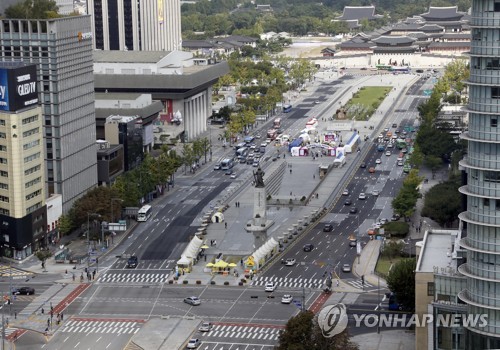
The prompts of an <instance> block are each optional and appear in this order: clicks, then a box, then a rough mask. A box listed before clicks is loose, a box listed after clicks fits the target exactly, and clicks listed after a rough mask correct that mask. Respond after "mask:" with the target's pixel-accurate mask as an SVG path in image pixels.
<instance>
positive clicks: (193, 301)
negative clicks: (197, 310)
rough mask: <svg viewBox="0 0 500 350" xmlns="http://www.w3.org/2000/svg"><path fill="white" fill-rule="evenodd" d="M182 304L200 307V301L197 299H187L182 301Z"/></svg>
mask: <svg viewBox="0 0 500 350" xmlns="http://www.w3.org/2000/svg"><path fill="white" fill-rule="evenodd" d="M184 302H185V303H186V304H189V305H192V306H196V305H200V304H201V300H200V298H198V297H187V298H185V299H184Z"/></svg>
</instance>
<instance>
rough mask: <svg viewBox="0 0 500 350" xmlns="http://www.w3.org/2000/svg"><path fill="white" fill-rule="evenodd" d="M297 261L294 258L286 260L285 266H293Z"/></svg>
mask: <svg viewBox="0 0 500 350" xmlns="http://www.w3.org/2000/svg"><path fill="white" fill-rule="evenodd" d="M296 262H297V261H296V260H295V259H294V258H288V259H286V260H285V266H293V265H295V263H296Z"/></svg>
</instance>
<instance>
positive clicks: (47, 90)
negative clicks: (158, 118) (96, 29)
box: [0, 15, 97, 212]
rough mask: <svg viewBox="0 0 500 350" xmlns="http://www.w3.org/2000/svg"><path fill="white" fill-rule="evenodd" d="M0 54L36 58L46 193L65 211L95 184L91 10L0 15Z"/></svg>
mask: <svg viewBox="0 0 500 350" xmlns="http://www.w3.org/2000/svg"><path fill="white" fill-rule="evenodd" d="M0 60H1V61H4V62H17V61H22V62H25V63H33V64H36V67H37V74H38V87H39V97H40V102H41V104H42V114H43V125H44V138H45V150H46V153H45V157H46V162H45V167H46V185H47V187H46V189H47V195H50V194H53V193H58V194H61V195H62V198H63V211H64V212H66V211H67V210H68V209H69V208H71V205H72V204H73V202H74V201H75V200H76V199H78V198H79V197H81V196H82V195H84V194H85V193H86V192H87V191H88V190H89V189H90V188H92V187H94V186H96V184H97V158H96V154H97V147H96V126H95V107H94V72H93V63H92V32H91V28H90V16H88V15H85V16H72V17H64V18H55V19H44V20H37V19H28V20H24V19H22V20H18V19H4V20H1V21H0Z"/></svg>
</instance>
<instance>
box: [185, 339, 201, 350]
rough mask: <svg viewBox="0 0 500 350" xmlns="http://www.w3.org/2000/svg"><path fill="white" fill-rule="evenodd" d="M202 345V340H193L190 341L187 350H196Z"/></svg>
mask: <svg viewBox="0 0 500 350" xmlns="http://www.w3.org/2000/svg"><path fill="white" fill-rule="evenodd" d="M200 344H201V342H200V339H196V338H192V339H189V342H188V343H187V346H186V348H188V349H196V348H197V347H198V346H200Z"/></svg>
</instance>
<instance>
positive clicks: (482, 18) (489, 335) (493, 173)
mask: <svg viewBox="0 0 500 350" xmlns="http://www.w3.org/2000/svg"><path fill="white" fill-rule="evenodd" d="M470 26H471V29H472V38H471V39H472V40H471V51H470V78H469V81H468V85H469V105H468V112H469V130H468V132H466V133H464V134H462V138H463V139H465V140H467V141H468V154H467V157H466V158H465V159H464V160H462V161H461V163H460V164H461V166H462V167H463V168H465V169H466V171H467V185H466V186H463V187H461V188H460V192H461V193H463V194H465V195H466V196H467V211H466V212H463V213H461V214H460V215H459V218H460V220H461V221H462V222H463V223H464V227H466V230H467V235H466V237H465V238H463V239H462V240H461V243H460V244H461V246H462V247H464V248H466V249H467V262H466V263H465V264H463V265H461V266H460V267H459V271H460V272H461V273H462V274H463V275H465V276H466V277H467V288H466V289H465V290H463V291H461V292H460V293H459V297H460V299H461V300H462V301H463V302H465V303H466V304H467V305H468V314H469V315H483V314H484V315H487V317H488V325H487V326H486V327H480V326H479V325H476V324H472V325H469V326H468V327H466V349H495V348H500V2H499V1H498V0H473V1H472V13H471V22H470Z"/></svg>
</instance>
